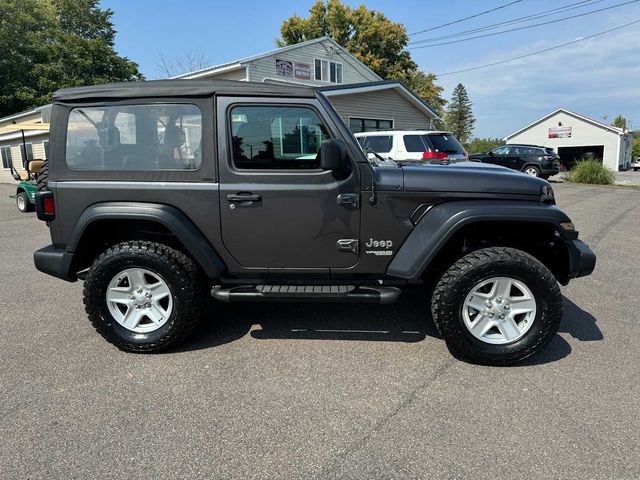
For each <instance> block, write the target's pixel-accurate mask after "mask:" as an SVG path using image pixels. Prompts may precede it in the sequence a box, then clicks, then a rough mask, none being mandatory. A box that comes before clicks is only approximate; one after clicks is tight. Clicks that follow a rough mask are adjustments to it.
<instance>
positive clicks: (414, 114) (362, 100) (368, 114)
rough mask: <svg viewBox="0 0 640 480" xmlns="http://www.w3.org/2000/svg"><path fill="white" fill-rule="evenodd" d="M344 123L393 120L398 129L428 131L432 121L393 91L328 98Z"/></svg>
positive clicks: (394, 126)
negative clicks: (361, 120) (350, 118)
mask: <svg viewBox="0 0 640 480" xmlns="http://www.w3.org/2000/svg"><path fill="white" fill-rule="evenodd" d="M327 98H328V99H329V101H330V102H331V103H332V104H333V106H334V108H335V109H336V110H337V111H338V113H339V114H340V116H341V117H342V119H343V120H344V122H345V123H346V124H347V125H349V117H357V118H375V119H380V120H393V128H396V129H415V128H421V129H428V128H429V126H430V119H429V117H428V116H427V115H425V114H424V113H423V112H422V111H420V110H418V109H417V108H416V107H415V105H413V104H412V103H411V102H409V101H408V100H407V99H406V98H405V97H403V96H402V95H401V94H400V93H398V92H397V91H395V90H393V89H389V90H379V91H377V92H367V93H354V94H349V95H336V96H331V97H327Z"/></svg>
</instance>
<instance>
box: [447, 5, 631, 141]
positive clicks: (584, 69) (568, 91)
mask: <svg viewBox="0 0 640 480" xmlns="http://www.w3.org/2000/svg"><path fill="white" fill-rule="evenodd" d="M627 18H628V17H627ZM622 23H624V20H620V19H618V23H617V24H618V25H619V24H622ZM638 25H640V24H638ZM638 25H634V26H630V27H629V28H628V30H620V31H616V32H612V33H610V34H607V35H603V36H601V37H596V38H593V39H588V40H585V41H583V42H580V43H577V44H574V45H569V46H567V47H562V48H559V49H555V50H552V51H549V52H546V53H542V54H540V55H535V56H532V57H528V58H524V59H520V60H516V61H513V62H509V63H505V64H502V65H499V66H494V67H489V68H486V69H480V70H475V71H471V72H465V73H461V74H455V75H450V76H444V77H440V79H439V81H440V83H441V84H442V85H443V86H444V87H445V91H446V94H447V95H450V93H451V91H452V90H453V88H454V87H455V85H456V84H457V83H463V84H464V85H465V87H466V88H467V91H468V92H469V96H470V98H471V100H472V101H473V103H474V113H475V115H476V119H477V122H476V131H475V135H476V136H480V137H485V136H492V137H495V136H498V137H502V136H505V135H507V134H509V133H511V132H512V131H515V130H518V129H519V128H521V127H522V126H524V125H527V124H528V123H530V122H531V121H533V120H535V119H536V118H539V117H541V116H543V115H545V114H546V113H549V112H551V111H553V110H555V109H557V108H559V107H565V108H568V109H570V110H574V111H576V112H578V113H581V114H584V115H587V116H590V117H593V118H596V119H601V118H602V117H604V116H605V115H606V116H608V117H609V119H612V118H613V117H614V116H615V115H617V114H622V115H624V116H625V117H627V118H628V119H629V120H631V121H632V122H633V124H634V125H635V127H636V128H640V29H639V28H638ZM612 26H615V24H613V25H611V26H610V27H607V26H606V25H603V24H599V25H598V27H597V28H594V33H595V32H598V31H603V30H606V29H607V28H611V27H612ZM557 43H561V42H558V41H557V39H556V40H555V41H553V42H552V41H539V42H535V43H531V44H529V45H527V46H526V47H522V48H518V49H511V50H509V49H501V50H500V51H499V52H492V53H490V54H487V55H485V56H483V57H479V58H477V59H476V60H474V62H473V63H469V64H468V65H460V66H459V68H451V69H450V70H458V69H463V68H467V67H473V66H477V65H482V64H486V63H491V62H496V61H500V60H504V59H507V58H512V57H516V56H519V55H525V54H527V53H530V52H533V51H536V50H542V49H545V48H549V47H552V46H553V45H554V44H557Z"/></svg>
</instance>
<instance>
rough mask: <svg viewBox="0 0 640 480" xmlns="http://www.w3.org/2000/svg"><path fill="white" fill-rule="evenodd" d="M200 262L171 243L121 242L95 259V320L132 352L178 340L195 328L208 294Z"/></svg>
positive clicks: (87, 296)
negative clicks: (174, 247) (198, 264)
mask: <svg viewBox="0 0 640 480" xmlns="http://www.w3.org/2000/svg"><path fill="white" fill-rule="evenodd" d="M204 286H205V282H204V278H203V275H202V274H201V273H200V271H199V269H198V267H197V265H196V264H195V262H194V261H193V260H192V259H191V258H189V257H187V256H186V255H185V254H183V253H182V252H180V251H178V250H175V249H173V248H171V247H168V246H166V245H162V244H159V243H152V242H141V241H131V242H124V243H121V244H118V245H116V246H114V247H112V248H110V249H108V250H107V251H106V252H104V253H103V254H102V255H100V256H99V257H98V258H97V259H96V260H95V261H94V262H93V265H92V266H91V268H90V269H89V272H88V273H87V277H86V279H85V283H84V303H85V308H86V311H87V314H88V316H89V320H91V323H92V324H93V326H94V327H95V329H96V330H97V331H98V333H100V334H101V335H102V336H103V337H104V338H105V339H106V340H107V341H109V342H111V343H112V344H114V345H115V346H117V347H118V348H120V349H122V350H125V351H129V352H155V351H160V350H164V349H167V348H169V347H172V346H175V345H177V344H178V343H180V342H181V341H183V340H184V339H185V338H186V337H187V336H188V335H189V334H190V333H191V331H192V330H193V329H194V328H195V326H196V325H197V323H198V321H199V320H200V317H201V316H202V311H203V304H204V301H205V299H206V296H205V291H204Z"/></svg>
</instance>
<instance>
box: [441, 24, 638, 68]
mask: <svg viewBox="0 0 640 480" xmlns="http://www.w3.org/2000/svg"><path fill="white" fill-rule="evenodd" d="M636 23H640V20H635V21H633V22H630V23H625V24H624V25H620V26H619V27H615V28H611V29H609V30H605V31H603V32H598V33H594V34H593V35H589V36H588V37H582V38H578V39H576V40H572V41H570V42H567V43H562V44H560V45H554V46H553V47H549V48H545V49H543V50H538V51H536V52H531V53H527V54H525V55H519V56H517V57H513V58H508V59H506V60H500V61H498V62H493V63H486V64H484V65H478V66H477V67H470V68H463V69H461V70H455V71H453V72H446V73H438V74H436V76H438V77H444V76H446V75H453V74H455V73H463V72H470V71H472V70H479V69H481V68H487V67H493V66H495V65H501V64H503V63H507V62H513V61H514V60H520V59H521V58H527V57H532V56H534V55H538V54H540V53H545V52H550V51H551V50H555V49H556V48H562V47H566V46H568V45H573V44H574V43H578V42H583V41H585V40H589V39H590V38H594V37H599V36H600V35H604V34H605V33H610V32H613V31H615V30H620V29H621V28H625V27H629V26H631V25H635V24H636Z"/></svg>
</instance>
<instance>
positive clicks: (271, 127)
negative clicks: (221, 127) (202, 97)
mask: <svg viewBox="0 0 640 480" xmlns="http://www.w3.org/2000/svg"><path fill="white" fill-rule="evenodd" d="M230 118H231V147H232V152H233V157H232V158H233V165H234V166H235V167H236V168H241V169H268V170H274V169H287V170H290V169H316V168H319V166H320V159H319V158H318V152H319V151H320V145H321V144H322V141H323V140H326V139H327V138H330V136H329V134H328V132H327V129H326V128H325V126H324V124H323V123H322V121H321V120H320V119H319V118H318V115H317V114H316V112H315V111H314V110H313V109H311V108H308V107H288V106H275V105H274V106H237V107H233V108H232V109H231V112H230Z"/></svg>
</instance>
